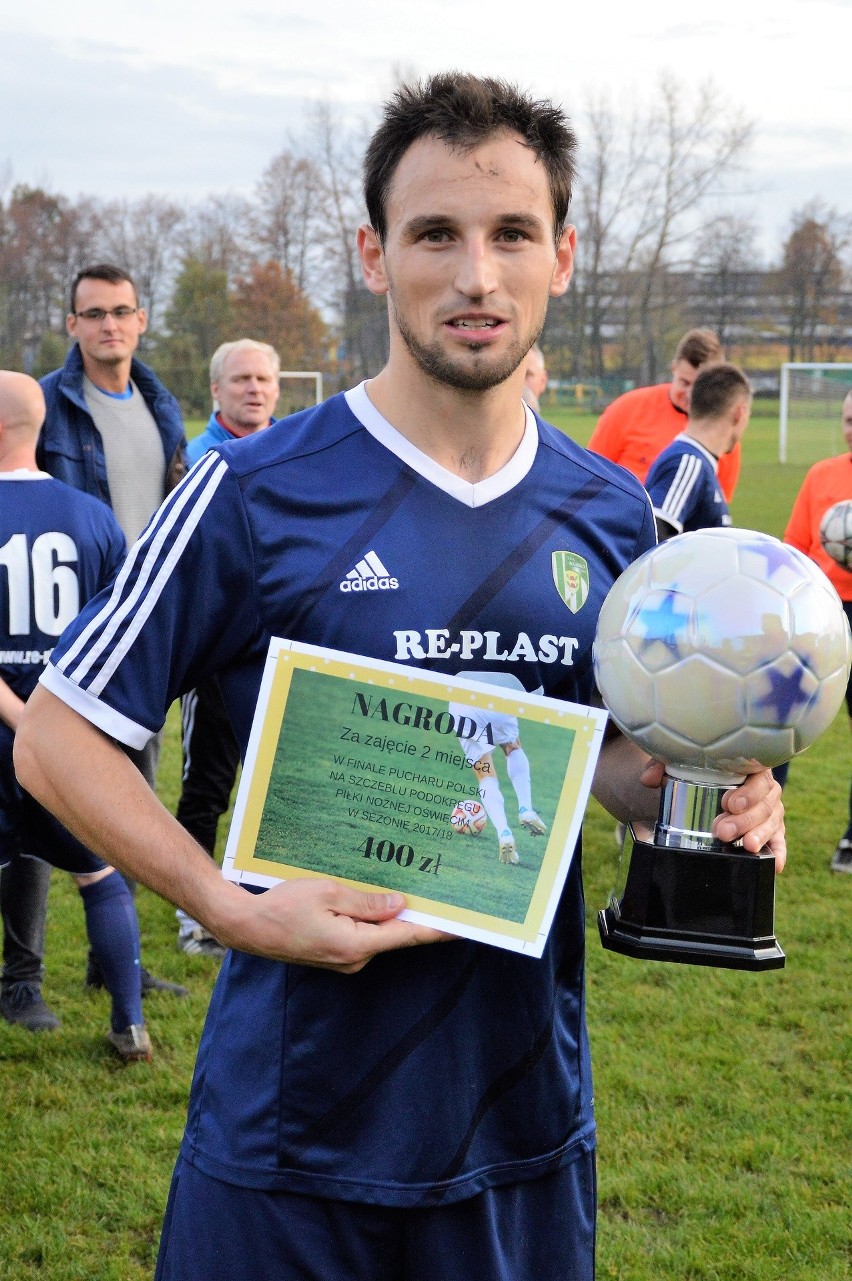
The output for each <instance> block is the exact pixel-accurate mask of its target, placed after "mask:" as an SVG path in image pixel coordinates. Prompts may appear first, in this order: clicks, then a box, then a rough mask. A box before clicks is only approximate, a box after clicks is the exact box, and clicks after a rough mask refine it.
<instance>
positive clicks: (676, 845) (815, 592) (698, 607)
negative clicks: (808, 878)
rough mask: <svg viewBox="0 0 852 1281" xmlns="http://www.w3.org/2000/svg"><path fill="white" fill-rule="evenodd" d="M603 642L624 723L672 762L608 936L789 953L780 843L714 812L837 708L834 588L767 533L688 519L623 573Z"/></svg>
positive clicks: (712, 950)
mask: <svg viewBox="0 0 852 1281" xmlns="http://www.w3.org/2000/svg"><path fill="white" fill-rule="evenodd" d="M593 652H594V665H595V674H596V677H597V682H598V688H599V690H600V693H601V696H602V697H603V701H604V703H605V705H606V707H607V708H608V710H609V712H610V714H611V716H612V718H613V720H614V721H615V723H616V725H618V727H619V729H621V730H622V732H623V733H624V734H626V735H627V736H628V738H631V739H632V740H633V741H634V742H635V743H638V744H639V746H640V747H642V748H644V750H645V751H646V752H649V753H650V754H651V755H652V756H654V757H656V758H658V759H659V760H662V761H665V762H666V777H665V779H664V782H663V787H662V792H661V798H660V807H659V814H658V818H657V823H656V826H655V828H654V833H653V840H650V839H648V840H645V839H640V838H639V836H638V835H637V832H636V831H635V830H634V829H633V827H632V826H631V827H630V829H629V834H630V841H631V842H632V849H631V851H630V861H629V869H628V874H627V879H626V883H625V886H624V890H623V893H622V894H621V895H620V896H617V895H616V894H613V895H612V896H611V898H610V902H609V905H608V906H607V907H606V908H605V909H604V910H602V911H601V912H599V914H598V925H599V928H600V934H601V942H602V943H603V945H604V947H606V948H609V949H610V950H612V951H616V952H623V953H626V954H627V955H629V956H636V957H642V958H646V959H656V960H664V961H680V962H685V963H691V964H694V965H714V966H720V967H724V968H729V969H746V970H763V969H778V968H780V967H781V966H783V964H784V953H783V952H782V950H781V948H780V947H779V946H778V943H777V941H776V939H775V927H774V910H775V860H774V857H773V855H772V854H771V853H769V852H768V851H762V852H760V853H759V854H750V853H748V852H747V851H746V850H743V849H741V848H738V846H737V845H731V844H727V843H725V842H723V841H720V840H718V839H717V838H716V837H714V836H713V834H712V831H711V827H712V824H713V820H714V819H715V818H716V816H717V815H718V814H719V813H721V812H722V805H721V800H722V797H723V795H724V793H725V792H726V790H727V789H728V788H731V787H736V786H737V785H738V784H739V783H741V782H742V781H743V779H744V778H745V776H746V774H747V773H749V772H750V771H752V770H754V769H755V768H756V767H757V766H758V765H763V766H768V767H770V768H771V767H772V766H775V765H780V764H781V763H782V762H783V761H787V760H789V759H790V758H791V757H792V756H795V755H796V754H797V753H799V752H802V751H804V749H805V748H806V747H808V746H810V744H811V743H813V742H814V740H815V739H816V738H818V737H819V735H820V734H821V733H822V732H823V731H824V730H825V729H826V728H827V727H828V726H829V725H830V724H831V722H832V720H833V719H834V717H835V715H836V713H837V711H838V709H839V707H840V705H841V703H842V701H843V698H844V696H845V693H846V684H847V680H848V677H849V667H850V659H851V658H852V640H851V639H850V634H849V625H848V623H847V621H846V615H845V614H844V612H843V607H842V605H841V603H840V599H839V597H838V596H837V593H836V592H835V590H834V588H833V587H832V586H831V584H830V583H829V581H828V579H827V578H826V576H825V575H824V574H823V572H822V570H820V569H819V568H818V567H817V566H816V565H815V564H814V563H813V561H811V560H809V559H808V557H807V556H804V555H803V554H802V553H801V552H799V551H797V550H796V549H795V548H793V547H789V546H787V545H786V544H785V543H781V542H779V541H778V540H777V539H776V538H771V537H770V536H769V535H768V534H760V533H755V532H754V531H752V530H746V529H734V528H725V529H706V530H699V531H697V532H695V533H688V534H680V535H678V536H677V537H674V538H671V539H669V540H668V541H667V542H664V543H662V544H660V546H658V547H655V548H653V549H652V550H651V551H649V552H647V553H646V554H645V555H644V556H642V557H640V559H639V560H637V561H636V562H634V564H632V565H630V566H629V567H628V569H626V570H625V572H624V573H623V574H622V575H621V577H620V578H619V579H618V580H617V581H616V582H615V583H614V584H613V587H612V589H611V591H610V593H609V595H608V596H607V598H606V600H605V601H604V604H603V607H602V609H601V613H600V618H599V621H598V629H597V636H596V638H595V644H594V651H593ZM626 848H627V844H626V846H625V850H626Z"/></svg>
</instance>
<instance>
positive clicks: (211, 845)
mask: <svg viewBox="0 0 852 1281" xmlns="http://www.w3.org/2000/svg"><path fill="white" fill-rule="evenodd" d="M280 369H281V361H280V359H279V356H278V352H277V351H276V350H275V348H274V347H270V345H269V344H268V343H264V342H256V341H255V340H254V339H253V338H240V339H238V340H237V341H236V342H224V343H222V345H221V346H220V347H217V348H216V350H215V351H214V353H213V356H212V358H211V360H210V393H211V395H212V397H213V403H214V409H213V413H212V414H211V415H210V421H209V423H208V424H207V426H206V428H205V429H204V431H203V432H202V433H201V435H200V436H196V437H195V439H194V440H191V441H190V442H189V448H188V450H187V454H188V457H189V461H190V463H196V462H198V459H199V458H201V457H202V456H203V455H204V454H206V453H207V450H208V449H210V448H211V447H212V446H213V445H217V444H219V443H220V442H221V441H224V440H234V439H239V438H240V437H242V436H251V435H253V434H254V433H255V432H256V431H260V430H262V428H264V427H268V426H269V425H270V423H271V422H272V421H273V415H274V413H275V406H276V404H277V402H278V392H279V385H280V384H279V377H278V375H279V372H280ZM181 719H182V722H183V781H182V785H181V794H180V800H179V801H178V807H177V811H176V817H177V819H178V822H180V823H181V824H182V826H183V827H185V828H186V830H187V831H188V832H189V834H190V836H193V837H194V838H195V839H196V841H198V843H199V845H202V846H203V847H204V849H206V850H207V853H208V854H209V855H210V857H211V858H212V857H213V855H214V854H215V851H216V836H217V833H218V829H219V819H220V818H221V817H222V815H223V814H224V813H225V811H226V810H227V808H228V805H229V803H230V799H231V792H232V790H233V787H234V781H235V779H236V776H237V767H238V766H239V763H240V749H239V747H238V745H237V740H236V738H235V737H234V731H233V729H232V728H231V722H230V720H229V719H228V714H227V712H226V711H225V705H224V703H223V702H222V695H221V692H220V690H219V682H218V681H217V680H216V678H215V677H213V678H211V679H210V680H207V681H201V682H200V683H199V684H198V685H197V686H196V688H195V689H192V690H190V691H189V693H187V694H184V695H183V697H182V698H181ZM176 915H177V919H178V922H179V925H178V947H179V949H180V950H181V951H182V952H187V953H188V954H189V955H190V956H214V957H216V958H219V959H221V957H222V956H224V954H225V949H224V948H223V947H222V945H221V944H220V943H219V942H218V940H217V939H215V938H214V937H213V935H212V934H211V933H210V931H209V930H206V929H205V928H204V926H203V925H200V924H199V923H198V921H196V920H193V918H192V917H191V916H188V915H187V913H186V912H183V911H181V909H180V908H178V910H177V913H176Z"/></svg>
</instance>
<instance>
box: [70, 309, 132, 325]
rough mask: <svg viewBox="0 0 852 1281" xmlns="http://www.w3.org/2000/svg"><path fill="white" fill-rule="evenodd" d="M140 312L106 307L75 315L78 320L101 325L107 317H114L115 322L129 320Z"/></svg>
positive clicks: (87, 310)
mask: <svg viewBox="0 0 852 1281" xmlns="http://www.w3.org/2000/svg"><path fill="white" fill-rule="evenodd" d="M138 310H139V308H138V307H112V308H110V309H109V310H107V308H106V307H87V308H86V310H85V311H75V312H74V315H75V316H76V317H77V319H78V320H91V321H97V322H98V323H100V322H101V321H102V320H106V318H107V316H112V318H113V320H127V318H128V316H135V315H136V313H137V311H138Z"/></svg>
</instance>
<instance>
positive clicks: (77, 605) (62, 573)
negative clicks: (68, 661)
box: [0, 471, 125, 699]
mask: <svg viewBox="0 0 852 1281" xmlns="http://www.w3.org/2000/svg"><path fill="white" fill-rule="evenodd" d="M124 553H125V545H124V535H123V534H122V532H121V530H120V529H119V527H118V525H117V523H116V520H115V517H114V516H113V514H112V512H111V511H110V509H109V508H108V507H106V506H105V505H104V504H103V503H100V502H98V500H97V499H96V498H91V497H89V495H88V494H81V493H79V492H78V491H77V490H76V489H72V488H71V486H70V485H65V484H63V483H62V481H59V480H53V479H52V478H51V477H50V476H47V475H46V474H45V473H44V472H34V471H16V472H2V473H0V676H2V678H3V680H4V681H5V682H6V684H7V685H9V686H11V688H12V689H13V690H14V691H15V693H16V694H17V695H18V697H19V698H23V699H26V698H28V697H29V696H30V694H31V693H32V691H33V690H34V689H35V687H36V684H37V683H38V678H39V676H40V675H41V673H42V671H43V670H44V666H45V664H46V663H47V660H48V658H49V656H50V652H51V650H52V649H53V646H54V645H55V644H56V641H57V639H58V637H59V635H60V633H61V632H63V631H64V630H65V628H66V627H67V626H68V624H69V623H70V622H71V620H72V619H73V618H76V616H77V614H78V613H79V611H80V609H81V608H82V607H83V605H85V604H86V602H87V601H89V600H91V598H92V597H93V596H94V595H95V594H96V593H97V592H99V591H100V590H101V588H102V587H104V586H105V585H106V584H107V583H108V582H109V581H110V579H111V578H112V577H113V575H114V574H115V572H116V570H117V569H118V566H119V565H120V563H121V561H122V559H123V557H124Z"/></svg>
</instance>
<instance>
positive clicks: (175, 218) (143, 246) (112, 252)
mask: <svg viewBox="0 0 852 1281" xmlns="http://www.w3.org/2000/svg"><path fill="white" fill-rule="evenodd" d="M103 215H104V216H103V229H102V232H101V238H100V239H101V244H102V246H103V257H104V258H105V259H106V260H107V261H108V262H115V263H117V264H118V265H120V266H121V267H123V268H124V269H125V271H128V272H129V273H130V275H131V276H132V277H133V279H134V280H135V281H136V286H137V288H138V290H139V297H140V298H141V300H142V302H143V303H144V305H145V307H146V308H147V311H148V320H149V323H150V324H151V325H152V327H153V326H154V325H155V324H156V320H157V318H158V317H159V314H160V312H161V311H162V312H165V309H166V307H167V305H168V302H169V298H170V297H171V293H172V290H173V289H174V284H175V279H176V277H177V273H178V269H179V259H180V242H179V233H180V231H181V228H182V227H183V223H184V220H185V218H186V213H185V210H184V209H183V208H182V207H181V206H180V205H178V204H176V203H175V202H174V201H172V200H168V199H167V198H166V197H165V196H159V195H156V194H153V193H151V194H149V195H147V196H142V197H141V198H140V199H138V200H114V201H111V202H110V203H109V204H108V205H106V206H104V210H103Z"/></svg>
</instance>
